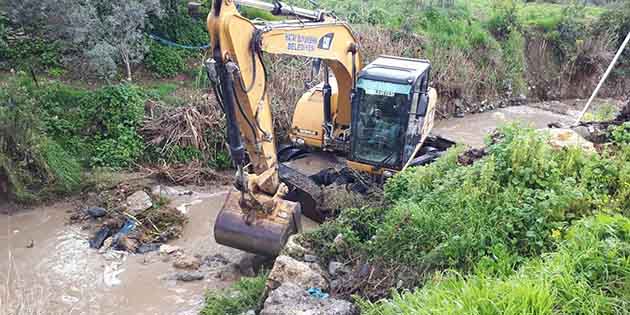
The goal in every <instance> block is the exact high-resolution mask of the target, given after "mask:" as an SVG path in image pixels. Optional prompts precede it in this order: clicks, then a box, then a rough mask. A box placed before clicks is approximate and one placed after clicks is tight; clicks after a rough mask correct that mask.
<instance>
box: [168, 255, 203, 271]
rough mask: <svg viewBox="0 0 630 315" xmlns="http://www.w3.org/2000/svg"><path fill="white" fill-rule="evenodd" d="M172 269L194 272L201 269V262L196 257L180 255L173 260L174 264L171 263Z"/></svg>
mask: <svg viewBox="0 0 630 315" xmlns="http://www.w3.org/2000/svg"><path fill="white" fill-rule="evenodd" d="M173 267H175V268H177V269H189V270H195V269H199V267H201V260H200V259H199V258H197V257H192V256H189V255H181V256H180V257H178V258H177V259H176V260H175V262H174V263H173Z"/></svg>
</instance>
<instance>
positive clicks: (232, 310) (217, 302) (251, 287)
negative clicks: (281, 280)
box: [200, 274, 267, 315]
mask: <svg viewBox="0 0 630 315" xmlns="http://www.w3.org/2000/svg"><path fill="white" fill-rule="evenodd" d="M266 280H267V276H266V275H265V274H262V275H260V276H258V277H256V278H241V280H239V281H238V282H237V283H236V284H235V285H233V286H232V288H230V289H228V290H225V291H223V292H209V293H208V294H207V295H206V305H205V306H204V308H203V309H202V310H201V313H200V314H201V315H240V314H244V313H245V312H247V311H248V310H250V309H256V308H257V307H258V305H259V304H260V303H261V300H260V299H261V296H262V294H263V291H264V290H265V281H266Z"/></svg>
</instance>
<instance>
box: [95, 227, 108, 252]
mask: <svg viewBox="0 0 630 315" xmlns="http://www.w3.org/2000/svg"><path fill="white" fill-rule="evenodd" d="M111 235H112V230H111V229H110V228H109V227H107V226H103V227H101V228H100V229H99V230H98V231H97V232H96V234H94V237H93V238H92V239H90V248H94V249H99V248H101V246H103V242H105V239H107V238H108V237H110V236H111Z"/></svg>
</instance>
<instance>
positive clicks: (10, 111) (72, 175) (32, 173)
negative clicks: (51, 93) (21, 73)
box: [0, 82, 81, 202]
mask: <svg viewBox="0 0 630 315" xmlns="http://www.w3.org/2000/svg"><path fill="white" fill-rule="evenodd" d="M41 116H43V115H42V113H41V110H40V108H39V107H38V104H37V103H36V102H35V100H34V99H33V98H32V97H31V96H30V95H29V94H28V90H27V89H26V88H25V87H24V86H21V85H19V84H17V83H16V82H9V86H8V87H7V89H6V91H5V90H3V91H2V92H0V180H6V181H7V184H8V190H9V191H8V193H9V197H10V198H12V199H14V200H16V201H19V202H32V201H36V200H37V199H40V198H45V197H47V195H49V194H51V193H65V192H69V191H71V190H73V189H75V188H76V187H77V186H78V184H79V183H80V181H81V167H80V165H79V163H78V162H77V161H76V159H75V158H74V157H73V156H72V155H71V154H69V153H68V152H67V151H65V150H64V148H63V147H62V146H60V145H59V144H57V143H56V142H54V141H53V140H52V139H50V138H49V137H48V136H47V135H46V134H45V126H44V122H43V120H42V119H41V118H40V117H41Z"/></svg>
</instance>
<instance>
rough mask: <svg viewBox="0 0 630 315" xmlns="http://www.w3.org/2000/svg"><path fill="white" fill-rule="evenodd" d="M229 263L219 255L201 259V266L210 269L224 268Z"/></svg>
mask: <svg viewBox="0 0 630 315" xmlns="http://www.w3.org/2000/svg"><path fill="white" fill-rule="evenodd" d="M229 263H230V261H229V260H228V259H227V258H225V256H223V255H221V254H214V255H212V256H206V257H205V258H204V259H203V264H204V265H206V266H208V267H211V268H212V267H216V266H225V265H227V264H229Z"/></svg>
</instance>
